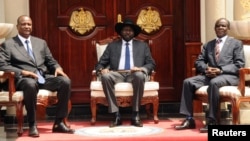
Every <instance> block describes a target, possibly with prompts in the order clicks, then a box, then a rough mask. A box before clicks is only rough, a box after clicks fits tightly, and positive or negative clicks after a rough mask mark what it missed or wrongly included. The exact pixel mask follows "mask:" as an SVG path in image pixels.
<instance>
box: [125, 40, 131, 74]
mask: <svg viewBox="0 0 250 141" xmlns="http://www.w3.org/2000/svg"><path fill="white" fill-rule="evenodd" d="M125 70H130V53H129V43H126V52H125Z"/></svg>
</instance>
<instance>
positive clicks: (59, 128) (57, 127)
mask: <svg viewBox="0 0 250 141" xmlns="http://www.w3.org/2000/svg"><path fill="white" fill-rule="evenodd" d="M52 132H53V133H68V134H74V132H75V130H74V129H70V128H68V127H67V126H66V125H65V124H64V123H63V122H60V123H58V124H54V125H53V129H52Z"/></svg>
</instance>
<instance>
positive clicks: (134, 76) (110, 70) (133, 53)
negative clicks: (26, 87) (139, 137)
mask: <svg viewBox="0 0 250 141" xmlns="http://www.w3.org/2000/svg"><path fill="white" fill-rule="evenodd" d="M115 30H116V32H117V33H118V34H119V35H120V36H121V37H122V39H121V40H118V41H114V42H112V43H110V44H109V45H108V46H107V48H106V50H105V51H104V53H103V55H102V56H101V58H100V60H99V62H98V63H97V64H96V68H95V69H96V71H97V72H98V73H100V74H101V82H102V86H103V90H104V93H105V96H106V98H107V101H108V104H109V112H110V113H113V114H114V117H115V118H114V120H113V121H112V122H111V124H110V127H115V126H118V125H121V124H122V121H121V115H120V112H119V107H118V105H117V102H116V98H115V94H114V85H115V84H116V83H119V82H131V83H132V85H133V102H132V104H133V105H132V111H133V112H132V118H131V124H132V125H134V126H137V127H142V126H143V124H142V122H141V120H140V116H139V108H140V102H141V98H142V96H143V92H144V83H145V81H147V76H148V74H149V73H151V71H152V70H153V69H154V68H155V61H154V59H153V58H152V56H151V52H150V49H149V46H148V44H146V43H145V42H142V41H139V40H135V39H134V37H136V36H137V35H138V34H139V33H140V32H141V28H140V27H139V26H137V25H135V24H133V22H132V21H131V20H129V19H127V20H125V21H124V22H123V23H117V24H116V25H115ZM118 70H128V71H127V72H117V71H118Z"/></svg>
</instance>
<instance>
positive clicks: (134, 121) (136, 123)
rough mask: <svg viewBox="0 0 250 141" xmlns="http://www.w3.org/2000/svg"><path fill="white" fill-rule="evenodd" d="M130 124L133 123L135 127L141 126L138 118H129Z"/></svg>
mask: <svg viewBox="0 0 250 141" xmlns="http://www.w3.org/2000/svg"><path fill="white" fill-rule="evenodd" d="M131 125H134V126H136V127H142V126H143V124H142V122H141V120H140V119H131Z"/></svg>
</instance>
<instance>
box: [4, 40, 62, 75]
mask: <svg viewBox="0 0 250 141" xmlns="http://www.w3.org/2000/svg"><path fill="white" fill-rule="evenodd" d="M30 40H31V44H32V48H33V53H34V56H35V61H34V60H33V59H32V58H31V57H30V56H29V55H28V53H27V51H26V49H25V48H24V45H23V44H22V42H21V40H20V39H19V38H18V36H15V37H13V38H11V39H8V40H6V41H5V42H4V43H3V44H2V45H1V48H0V70H3V71H14V72H15V73H16V77H17V78H19V77H21V75H20V74H21V71H22V70H27V71H32V72H35V71H36V70H37V69H39V70H40V71H42V72H43V74H44V75H45V74H49V73H50V74H53V73H54V70H55V69H56V68H58V67H60V65H59V64H58V62H57V61H56V60H55V59H54V58H53V56H52V54H51V52H50V50H49V48H48V46H47V43H46V41H44V40H42V39H40V38H37V37H33V36H31V37H30ZM46 76H47V77H49V76H50V75H45V77H46Z"/></svg>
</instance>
